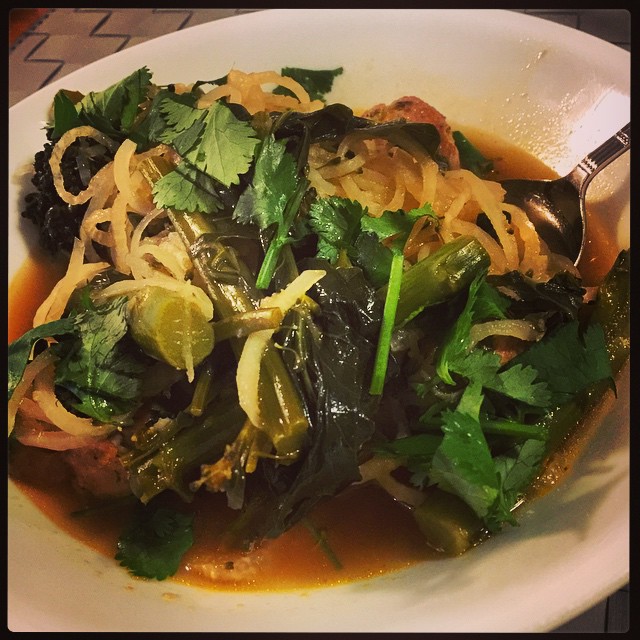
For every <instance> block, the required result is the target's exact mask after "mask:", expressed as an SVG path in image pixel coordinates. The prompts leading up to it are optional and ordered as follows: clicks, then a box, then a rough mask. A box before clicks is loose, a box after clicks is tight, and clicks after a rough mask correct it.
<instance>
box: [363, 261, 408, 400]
mask: <svg viewBox="0 0 640 640" xmlns="http://www.w3.org/2000/svg"><path fill="white" fill-rule="evenodd" d="M403 266H404V256H403V255H402V252H400V251H394V253H393V258H392V259H391V271H390V273H389V284H388V285H387V294H386V297H385V300H384V311H383V312H382V325H381V327H380V335H379V337H378V348H377V349H376V359H375V363H374V365H373V376H372V378H371V386H370V387H369V393H371V394H372V395H380V394H382V389H383V387H384V380H385V377H386V375H387V365H388V363H389V350H390V348H391V335H392V333H393V327H394V325H395V323H396V310H397V308H398V299H399V298H400V285H401V284H402V268H403Z"/></svg>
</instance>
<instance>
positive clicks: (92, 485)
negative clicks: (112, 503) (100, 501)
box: [62, 440, 131, 498]
mask: <svg viewBox="0 0 640 640" xmlns="http://www.w3.org/2000/svg"><path fill="white" fill-rule="evenodd" d="M62 455H63V456H64V459H65V462H66V463H67V464H68V465H69V466H70V467H71V470H72V472H73V474H74V483H75V485H76V486H77V487H78V488H79V489H81V490H83V491H88V492H89V493H91V494H93V495H94V496H97V497H100V498H114V497H118V496H124V495H127V494H128V493H131V489H130V487H129V480H128V475H127V471H126V469H125V468H124V467H123V465H122V462H120V459H119V458H118V448H117V446H116V445H115V444H114V443H113V442H110V441H109V440H103V441H99V442H96V443H95V444H91V445H89V446H87V447H80V448H79V449H70V450H69V451H65V452H64V453H63V454H62Z"/></svg>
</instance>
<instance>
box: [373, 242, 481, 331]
mask: <svg viewBox="0 0 640 640" xmlns="http://www.w3.org/2000/svg"><path fill="white" fill-rule="evenodd" d="M490 264H491V259H490V258H489V254H488V253H487V252H486V250H485V249H484V247H483V246H482V245H481V244H480V242H479V241H478V240H476V238H474V237H472V236H460V237H459V238H456V239H455V240H452V241H451V242H447V243H446V244H444V245H442V247H440V248H439V249H438V250H437V251H436V252H434V253H433V254H431V255H430V256H427V257H426V258H425V259H424V260H420V261H419V262H416V264H414V265H412V266H411V267H409V269H407V270H406V271H405V272H404V274H403V276H402V284H401V286H400V297H399V299H398V308H397V310H396V326H397V327H398V326H402V325H403V324H405V323H406V322H408V321H409V320H411V319H412V318H414V317H415V316H416V315H417V314H418V313H420V312H421V311H422V310H423V309H424V308H425V307H428V306H432V305H434V304H438V303H440V302H444V301H445V300H448V299H449V298H452V297H453V296H454V295H456V294H457V293H460V292H461V291H463V290H464V289H465V288H467V287H468V286H469V285H470V284H471V282H472V281H473V279H474V278H475V277H476V276H477V275H478V274H479V273H481V272H482V271H483V270H485V269H488V268H489V265H490ZM383 292H386V287H385V288H384V289H383V290H381V291H380V295H382V294H383Z"/></svg>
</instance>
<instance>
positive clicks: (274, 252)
mask: <svg viewBox="0 0 640 640" xmlns="http://www.w3.org/2000/svg"><path fill="white" fill-rule="evenodd" d="M308 186H309V181H308V180H307V179H306V178H304V177H303V176H302V175H299V174H298V169H297V165H296V161H295V159H294V158H293V156H292V155H291V154H290V153H288V152H287V151H286V149H285V144H284V143H283V142H279V141H276V139H275V138H274V136H273V135H272V134H270V135H268V136H267V137H266V138H265V139H264V140H263V142H262V144H261V145H260V149H259V152H258V157H257V159H256V162H255V169H254V175H253V182H252V184H251V185H250V186H249V187H247V189H246V190H245V191H244V192H243V193H242V194H241V196H240V198H239V199H238V203H237V205H236V208H235V211H234V218H235V219H236V220H238V221H240V222H244V223H247V222H253V223H255V224H257V225H258V227H260V229H262V230H263V231H264V230H267V229H269V228H270V227H275V230H274V234H273V237H272V238H271V240H270V242H269V247H268V249H267V252H266V254H265V257H264V260H263V262H262V265H261V267H260V271H259V272H258V276H257V278H256V286H257V287H258V288H259V289H266V288H267V287H268V286H269V284H270V282H271V279H272V278H273V273H274V271H275V268H276V265H277V262H278V258H279V256H280V251H281V250H282V247H283V246H284V245H285V244H287V243H289V242H292V238H291V237H290V235H289V231H290V229H291V228H292V225H293V224H294V221H295V219H296V216H297V214H298V210H299V209H300V205H301V203H302V198H303V197H304V194H305V192H306V190H307V187H308Z"/></svg>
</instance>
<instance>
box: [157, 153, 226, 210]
mask: <svg viewBox="0 0 640 640" xmlns="http://www.w3.org/2000/svg"><path fill="white" fill-rule="evenodd" d="M152 193H153V197H154V200H155V201H156V203H162V206H163V207H165V208H171V209H178V210H180V211H200V212H202V213H213V212H216V211H219V210H220V209H222V208H223V203H222V201H221V199H220V195H219V186H218V184H217V183H216V181H215V180H214V179H213V178H211V177H209V176H208V175H207V174H206V173H202V172H201V171H198V170H197V169H195V168H194V167H192V166H191V165H188V164H187V163H181V164H179V165H178V166H177V167H176V168H175V169H174V170H173V171H171V172H170V173H168V174H167V175H165V176H163V177H162V178H160V179H159V180H158V181H157V182H156V183H155V185H154V186H153V190H152Z"/></svg>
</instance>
